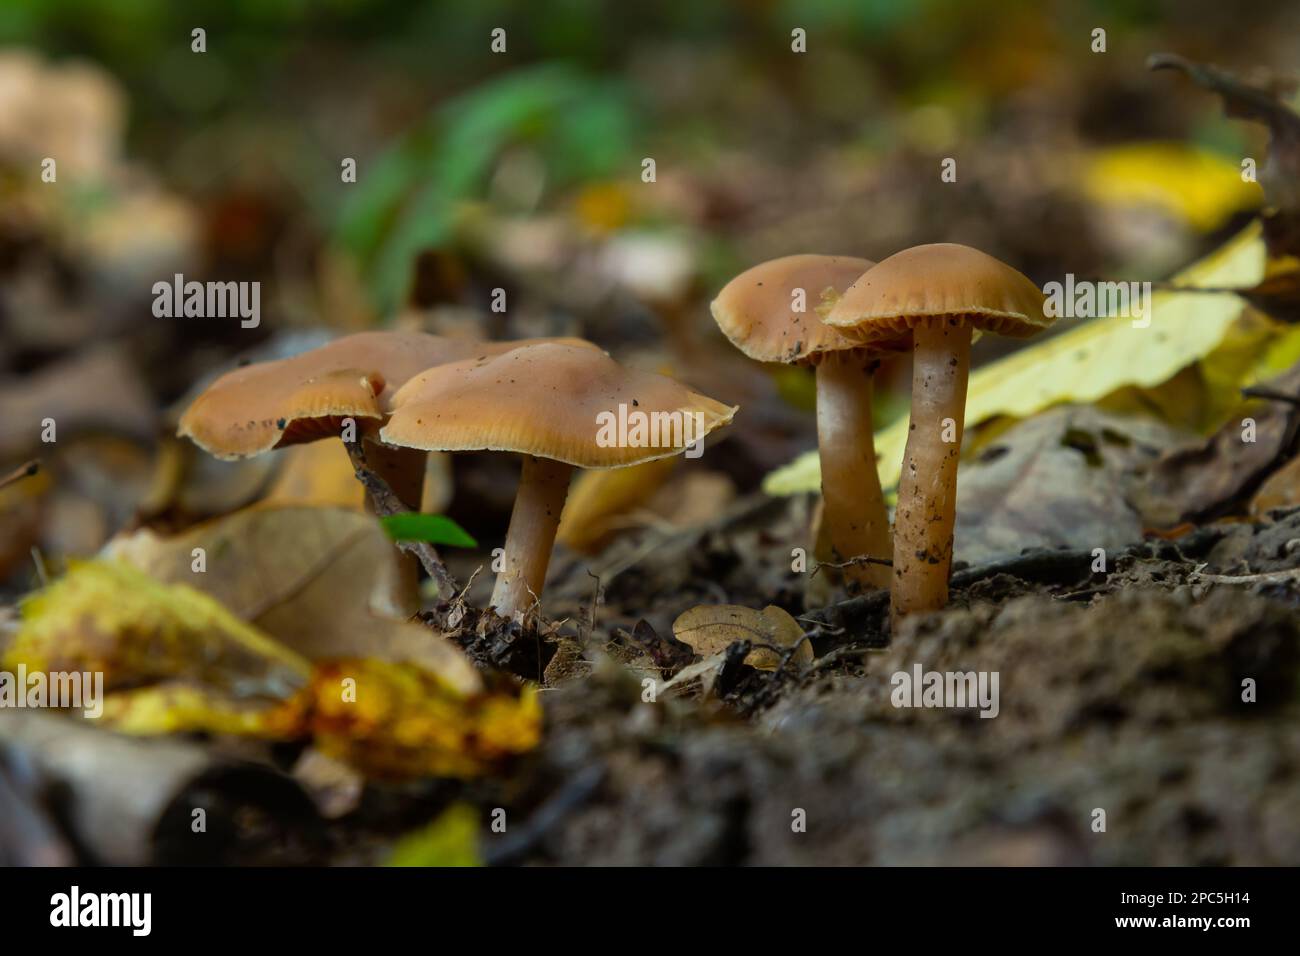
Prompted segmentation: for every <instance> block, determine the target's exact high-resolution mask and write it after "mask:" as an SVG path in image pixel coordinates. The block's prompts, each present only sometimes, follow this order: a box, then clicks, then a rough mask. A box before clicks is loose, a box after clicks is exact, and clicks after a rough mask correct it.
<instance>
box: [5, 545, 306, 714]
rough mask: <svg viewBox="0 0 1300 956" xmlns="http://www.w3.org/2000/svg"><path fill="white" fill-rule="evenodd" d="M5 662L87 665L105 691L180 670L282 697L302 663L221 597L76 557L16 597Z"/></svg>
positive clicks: (298, 680)
mask: <svg viewBox="0 0 1300 956" xmlns="http://www.w3.org/2000/svg"><path fill="white" fill-rule="evenodd" d="M3 663H4V666H5V668H6V669H9V670H13V669H15V668H16V667H17V666H19V665H23V666H25V667H26V668H27V669H28V670H29V671H45V672H50V671H90V672H101V673H103V675H104V688H105V690H106V691H113V690H118V689H122V688H132V687H139V686H142V685H149V684H154V683H158V682H161V681H167V680H184V681H186V682H188V683H191V684H195V685H198V686H201V687H204V688H207V689H208V690H211V691H216V690H220V691H222V692H223V693H225V694H226V695H227V696H230V697H234V698H239V699H262V700H266V701H278V700H283V699H285V698H287V697H288V696H290V695H291V694H292V693H293V692H294V691H295V690H297V689H298V688H299V687H301V686H302V685H303V684H305V683H306V681H307V677H308V673H309V670H310V667H309V665H308V663H307V661H306V660H304V659H303V658H302V657H300V656H299V655H297V654H295V653H294V652H293V651H291V650H289V649H288V648H285V647H283V646H281V645H280V644H278V643H276V642H275V641H273V640H271V639H270V638H269V637H267V636H266V635H265V634H263V633H261V632H260V631H258V630H257V628H255V627H253V626H251V625H250V624H247V623H245V622H244V621H241V620H239V618H237V617H236V616H235V615H233V614H231V612H230V611H229V610H227V609H226V608H225V607H222V605H221V604H220V602H218V601H216V600H214V599H213V598H212V597H210V596H209V595H207V594H204V593H202V592H201V591H198V590H196V589H194V588H192V587H186V586H185V585H179V584H178V585H169V584H163V583H160V582H158V581H155V580H153V579H152V578H150V577H149V576H148V575H146V574H143V573H141V572H140V571H138V570H136V569H135V568H132V567H130V566H128V565H126V564H123V563H119V562H114V561H80V562H73V563H72V564H71V565H70V566H69V570H68V573H67V574H66V575H64V576H63V577H62V578H60V579H58V580H57V581H55V582H54V583H53V584H51V585H50V586H49V587H46V588H44V589H42V590H41V591H38V592H36V593H35V594H33V595H31V596H30V597H28V598H27V599H26V600H24V601H23V603H22V622H21V624H20V626H19V629H18V632H17V634H16V635H15V636H14V637H13V639H12V641H11V642H10V644H9V646H8V648H7V649H6V652H5V656H4V660H3Z"/></svg>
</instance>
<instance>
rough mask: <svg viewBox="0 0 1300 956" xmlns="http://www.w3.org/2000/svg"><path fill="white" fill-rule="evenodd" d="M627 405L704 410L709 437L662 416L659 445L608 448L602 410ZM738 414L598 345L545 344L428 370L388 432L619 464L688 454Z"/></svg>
mask: <svg viewBox="0 0 1300 956" xmlns="http://www.w3.org/2000/svg"><path fill="white" fill-rule="evenodd" d="M620 405H622V406H624V407H625V408H626V410H627V412H628V413H631V412H641V413H644V414H645V415H648V416H654V415H656V414H659V415H661V416H664V415H670V414H672V413H674V412H680V413H685V414H687V415H690V416H692V417H691V419H690V423H691V424H690V427H692V428H693V427H694V423H695V421H696V419H695V418H694V417H693V416H694V414H695V413H699V414H700V415H701V416H702V417H701V419H700V420H699V421H700V423H701V425H702V428H703V434H694V433H691V434H687V433H686V428H687V425H686V422H685V420H684V419H679V421H681V422H682V424H681V425H680V426H679V427H678V428H677V429H674V428H672V427H670V425H671V422H670V420H669V419H667V418H666V417H661V418H659V419H658V421H659V423H660V427H659V428H658V429H657V431H658V433H659V434H658V435H657V442H656V443H655V444H646V445H641V446H632V447H624V446H619V445H613V446H610V447H602V446H601V445H600V444H598V443H597V436H598V434H599V432H600V429H601V417H600V416H601V413H602V412H610V413H612V414H613V415H614V416H615V417H616V418H617V416H618V415H619V406H620ZM735 412H736V409H734V408H732V407H730V406H727V405H723V404H722V403H721V402H716V401H714V400H713V399H711V398H707V397H705V396H704V395H700V394H697V393H696V392H693V391H691V390H690V389H689V388H687V387H686V386H685V385H683V384H681V383H680V382H677V381H674V380H673V379H671V378H667V377H665V376H663V375H656V374H654V373H652V372H641V371H637V370H634V369H628V368H624V367H623V366H622V365H619V364H618V363H617V362H615V361H614V360H613V359H612V358H610V357H609V356H608V355H606V354H605V353H604V352H602V351H600V350H598V349H594V348H591V347H586V348H583V347H580V346H575V345H572V344H568V343H564V342H544V343H541V344H537V345H529V346H527V347H525V348H517V349H513V350H511V351H509V352H506V353H505V354H503V355H497V356H482V357H479V358H475V359H469V360H466V361H463V362H454V363H451V364H448V365H440V366H438V367H436V368H431V369H428V370H427V371H424V372H421V373H420V374H419V375H417V376H415V378H413V379H411V380H410V381H409V382H407V383H406V385H404V386H403V387H402V388H401V389H400V390H399V391H398V393H397V395H396V396H394V398H393V414H392V417H391V418H390V419H389V420H388V424H387V425H385V426H384V428H383V430H382V431H381V432H380V438H381V439H382V440H383V441H384V442H386V443H388V444H390V445H401V446H406V447H408V448H421V449H424V450H426V451H508V452H518V453H520V454H525V455H535V456H537V457H539V458H549V459H551V460H552V461H558V462H564V463H567V464H570V465H576V466H578V467H580V468H617V467H622V466H624V465H635V464H638V463H640V462H643V461H651V460H653V459H656V458H666V457H668V456H669V455H676V454H679V453H680V452H682V451H684V450H685V449H686V448H687V447H688V445H689V444H690V441H691V440H694V439H698V438H702V437H704V434H707V433H708V432H710V431H712V430H713V429H714V428H717V427H718V426H719V425H725V424H726V423H728V422H730V421H731V418H732V416H733V415H734V414H735ZM646 437H647V439H648V438H650V437H656V436H651V435H649V434H647V436H646ZM683 438H685V439H687V440H681V439H683Z"/></svg>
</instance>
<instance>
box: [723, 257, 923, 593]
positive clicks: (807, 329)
mask: <svg viewBox="0 0 1300 956" xmlns="http://www.w3.org/2000/svg"><path fill="white" fill-rule="evenodd" d="M873 265H875V263H873V262H871V260H869V259H855V258H852V257H850V256H816V255H796V256H785V257H784V258H781V259H773V260H771V261H770V262H764V263H762V264H760V265H756V266H754V267H753V268H751V269H749V270H747V271H745V272H742V273H741V274H740V275H738V276H736V278H734V279H732V280H731V281H730V282H728V283H727V285H726V286H725V287H723V289H722V291H721V292H719V293H718V297H717V298H716V299H714V300H713V306H712V308H713V318H714V320H715V321H716V322H717V323H718V327H719V328H720V329H722V331H723V332H724V333H726V336H727V338H729V339H730V340H731V342H732V344H733V345H735V346H736V348H738V349H740V350H741V351H742V352H744V353H745V354H746V355H748V356H749V357H750V358H752V359H755V360H756V361H759V362H783V363H785V364H787V365H811V366H813V368H815V369H816V372H815V374H816V382H817V449H818V454H819V456H820V458H821V466H822V500H823V501H824V502H825V521H826V524H825V527H827V528H828V529H829V532H830V539H831V544H832V547H833V548H834V550H835V552H836V554H837V555H838V556H839V558H840V560H844V561H847V560H849V559H852V558H855V557H862V556H869V557H874V558H880V559H883V558H885V557H886V556H887V555H888V554H889V552H890V536H889V513H888V511H886V509H885V499H884V495H883V494H882V493H881V489H880V477H879V473H878V471H877V466H876V447H875V435H874V429H873V426H872V420H871V398H872V395H871V393H872V376H873V374H874V373H875V369H876V366H877V365H878V364H879V357H880V354H881V353H882V352H886V351H897V350H899V349H900V348H906V342H905V341H896V342H890V341H887V340H881V341H879V342H875V343H873V344H871V345H870V346H864V345H863V344H862V343H860V342H858V341H855V340H854V339H851V338H848V337H846V336H845V335H844V334H843V333H842V332H840V331H839V330H838V329H834V328H831V327H830V326H828V325H826V324H825V323H824V322H823V321H822V317H823V316H824V315H825V314H826V313H827V311H828V310H829V309H830V308H831V307H832V306H833V305H834V303H835V301H836V300H837V299H838V298H839V296H840V294H841V293H842V292H843V290H845V289H847V288H848V287H849V286H850V285H852V284H853V282H854V281H855V280H856V279H857V278H858V276H860V275H862V274H863V273H864V272H866V271H867V270H868V269H870V268H871V267H872V266H873ZM799 301H801V302H803V304H804V307H803V310H802V311H796V302H799ZM896 338H899V339H901V338H902V337H896ZM845 576H846V577H847V578H848V579H850V580H854V581H857V582H859V583H860V584H863V585H865V586H867V587H873V588H882V587H888V585H889V568H888V567H887V566H885V565H883V564H870V563H869V564H865V565H857V566H854V567H850V568H847V569H846V570H845Z"/></svg>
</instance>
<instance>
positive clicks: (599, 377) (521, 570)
mask: <svg viewBox="0 0 1300 956" xmlns="http://www.w3.org/2000/svg"><path fill="white" fill-rule="evenodd" d="M735 411H736V410H735V409H734V408H731V407H729V406H727V405H723V404H722V403H720V402H716V401H714V400H713V399H711V398H707V397H705V396H703V395H700V394H698V393H696V392H693V391H691V390H690V389H689V388H687V387H686V386H685V385H682V384H681V383H680V382H676V381H674V380H673V379H670V378H667V377H665V376H662V375H656V374H654V373H651V372H640V371H635V370H632V369H628V368H625V367H623V366H622V365H619V364H618V363H617V362H615V361H614V360H613V359H612V358H610V357H609V356H608V355H606V354H605V353H604V352H602V351H600V350H598V349H595V348H593V347H591V346H589V345H588V346H586V347H583V346H580V345H575V344H571V343H563V342H544V343H540V344H536V345H529V346H526V347H524V348H516V349H513V350H511V351H509V352H506V353H505V354H502V355H496V356H480V357H478V358H473V359H468V360H466V361H461V362H453V363H451V364H448V365H440V366H438V367H436V368H431V369H428V370H427V371H424V372H421V373H420V374H419V375H417V376H415V377H414V378H413V379H411V381H409V382H407V383H406V385H404V386H403V387H402V388H401V389H400V390H399V391H398V392H397V394H396V395H395V396H394V398H393V413H392V416H391V417H390V418H389V420H388V423H387V424H386V425H385V426H384V427H383V429H382V431H381V432H380V437H381V438H382V439H383V440H384V441H385V442H387V443H389V444H392V445H400V446H403V447H407V448H419V449H424V450H427V451H435V450H436V451H505V452H516V453H518V454H521V455H523V456H524V459H523V470H522V474H521V476H520V480H519V492H518V495H517V496H516V498H515V507H514V512H513V514H512V515H511V518H510V529H509V531H508V533H507V535H506V545H505V555H504V561H505V563H504V567H503V569H502V571H501V572H500V573H499V574H498V576H497V582H496V588H495V589H494V591H493V594H492V606H493V607H495V608H496V609H497V612H498V613H499V614H501V615H502V616H513V617H516V618H518V617H522V616H523V615H524V613H525V612H526V611H527V610H528V609H529V608H530V607H531V605H532V604H533V603H534V601H535V599H536V598H537V597H538V596H539V595H540V594H541V592H542V585H543V583H544V582H545V579H546V568H547V565H548V564H549V562H550V556H551V547H552V545H553V544H554V541H555V530H556V527H557V526H558V524H559V521H560V512H561V511H562V509H563V507H564V500H565V497H566V496H567V494H568V487H569V478H570V476H571V474H572V471H573V467H574V466H577V467H580V468H619V467H624V466H627V465H635V464H639V463H641V462H644V461H650V460H652V459H656V458H664V457H667V456H669V455H677V454H680V453H682V452H684V451H685V450H686V449H687V448H688V447H690V446H691V445H693V444H695V443H696V442H698V441H700V440H702V439H703V438H704V436H705V435H707V434H708V433H709V432H711V431H713V429H715V428H717V427H718V426H720V425H724V424H726V423H727V422H729V421H731V418H732V416H733V415H734V414H735Z"/></svg>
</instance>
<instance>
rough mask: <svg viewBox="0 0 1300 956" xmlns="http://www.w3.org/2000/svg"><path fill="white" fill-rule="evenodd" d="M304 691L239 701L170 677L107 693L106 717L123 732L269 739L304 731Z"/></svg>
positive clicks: (107, 721) (281, 738) (117, 729)
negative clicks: (278, 698)
mask: <svg viewBox="0 0 1300 956" xmlns="http://www.w3.org/2000/svg"><path fill="white" fill-rule="evenodd" d="M304 702H305V698H304V696H303V695H302V694H296V695H294V696H293V697H290V698H288V699H287V700H283V701H273V702H270V703H267V702H265V701H260V702H259V701H248V700H236V699H232V698H230V697H227V696H225V695H223V694H221V693H219V692H215V691H213V690H211V689H209V688H206V687H196V686H194V685H192V684H184V683H179V682H174V681H169V682H166V683H162V684H156V685H154V686H152V687H140V688H136V689H133V690H120V691H116V692H115V693H111V694H108V695H106V700H105V701H104V713H103V715H102V717H101V719H102V720H103V721H104V723H106V724H107V725H108V726H110V727H112V728H113V729H114V730H116V731H118V732H119V733H123V734H136V735H139V736H149V735H156V734H184V733H208V734H230V735H232V736H237V737H255V738H261V739H267V740H292V739H294V738H296V737H300V736H303V734H304V717H305V715H304V713H303V705H304Z"/></svg>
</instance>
